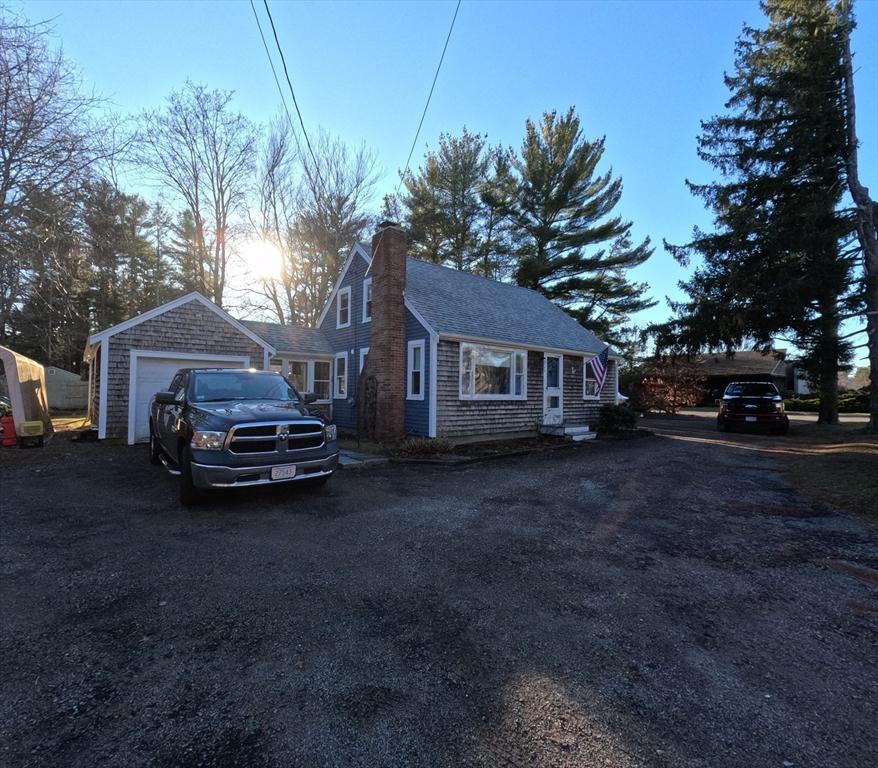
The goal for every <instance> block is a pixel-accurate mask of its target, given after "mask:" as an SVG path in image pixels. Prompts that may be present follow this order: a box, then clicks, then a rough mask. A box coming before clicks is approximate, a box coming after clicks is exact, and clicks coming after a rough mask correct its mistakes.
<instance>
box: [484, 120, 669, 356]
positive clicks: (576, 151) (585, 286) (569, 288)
mask: <svg viewBox="0 0 878 768" xmlns="http://www.w3.org/2000/svg"><path fill="white" fill-rule="evenodd" d="M603 154H604V139H603V138H601V139H598V140H596V141H589V140H587V139H586V138H585V137H584V136H583V135H582V130H581V127H580V120H579V117H578V116H577V115H576V112H575V110H574V109H573V108H572V107H571V108H570V110H569V111H568V112H567V114H566V115H563V116H561V117H559V116H558V114H557V113H556V112H546V113H544V114H543V117H542V120H541V121H540V123H539V124H538V125H537V124H535V123H534V122H533V121H531V120H528V121H527V123H526V135H525V139H524V142H523V144H522V146H521V152H520V154H519V155H516V154H514V153H512V154H510V156H509V170H508V172H506V173H505V174H502V175H501V177H500V178H499V179H498V189H500V190H502V192H501V194H502V197H503V199H504V207H505V214H506V216H507V218H508V221H509V226H510V229H511V232H512V238H513V242H514V245H515V247H514V255H515V258H516V266H515V270H514V278H515V280H516V282H517V283H518V284H519V285H521V286H524V287H526V288H532V289H534V290H537V291H540V292H541V293H543V294H544V295H546V296H547V297H548V298H549V299H551V300H552V301H554V302H556V303H558V304H559V305H561V306H562V307H564V308H565V309H566V310H567V311H568V312H570V313H571V314H572V315H573V316H574V317H576V318H577V319H578V320H579V322H580V323H582V324H583V325H584V326H586V327H588V328H590V329H592V330H594V331H595V332H596V333H598V334H599V335H601V336H603V337H604V338H606V339H608V340H610V341H612V340H613V339H614V333H615V332H617V331H619V330H620V329H621V328H622V326H623V325H624V324H625V323H626V322H627V321H628V319H629V318H630V316H631V315H632V314H633V313H635V312H639V311H640V310H643V309H647V308H649V307H651V306H654V304H655V302H654V301H652V300H650V299H649V298H647V297H646V296H645V291H646V290H647V288H648V286H646V285H645V284H642V283H634V282H631V281H629V279H628V276H627V272H628V270H629V269H631V268H632V267H636V266H638V265H640V264H643V263H644V262H645V261H646V260H647V259H648V258H649V257H650V255H651V254H652V248H651V247H650V244H649V238H647V239H646V240H644V241H643V242H642V243H640V244H639V245H634V244H633V242H632V238H631V222H626V221H623V220H622V218H621V217H620V216H618V215H615V216H614V215H613V210H614V209H615V207H616V205H617V204H618V202H619V200H620V198H621V195H622V180H621V179H620V178H618V177H617V178H613V175H612V170H609V171H607V172H606V173H604V174H599V173H598V165H599V163H600V161H601V159H602V158H603Z"/></svg>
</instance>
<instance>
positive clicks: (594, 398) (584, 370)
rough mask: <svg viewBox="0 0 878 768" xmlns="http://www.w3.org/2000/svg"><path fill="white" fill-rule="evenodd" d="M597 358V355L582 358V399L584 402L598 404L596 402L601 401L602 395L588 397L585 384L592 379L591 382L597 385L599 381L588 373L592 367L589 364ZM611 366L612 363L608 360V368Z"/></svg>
mask: <svg viewBox="0 0 878 768" xmlns="http://www.w3.org/2000/svg"><path fill="white" fill-rule="evenodd" d="M595 357H596V356H595V355H590V356H585V357H583V358H582V399H583V400H590V401H591V402H596V401H598V400H600V399H601V396H600V393H598V394H597V395H587V394H586V393H585V390H586V386H585V382H586V381H588V380H589V379H590V380H591V381H594V382H595V383H597V379H595V378H593V377H591V376H589V375H588V371H589V369H590V367H591V366H590V365H589V363H590V362H591V361H592V360H593V359H594V358H595ZM609 365H610V361H609V360H607V367H609ZM607 373H609V371H607Z"/></svg>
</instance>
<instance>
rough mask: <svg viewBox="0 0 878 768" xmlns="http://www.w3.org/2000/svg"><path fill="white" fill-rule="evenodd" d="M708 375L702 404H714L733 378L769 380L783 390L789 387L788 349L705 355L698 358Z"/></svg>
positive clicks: (735, 379)
mask: <svg viewBox="0 0 878 768" xmlns="http://www.w3.org/2000/svg"><path fill="white" fill-rule="evenodd" d="M695 362H696V363H698V364H699V365H700V370H701V373H702V374H703V375H704V376H705V377H706V382H705V384H704V397H703V400H702V403H703V404H706V405H713V403H714V401H715V400H716V399H717V398H719V397H722V394H723V392H724V391H725V389H726V387H727V386H728V385H729V384H730V383H731V382H733V381H768V382H771V383H772V384H774V385H775V386H776V387H777V388H778V389H779V390H780V391H784V390H786V389H790V388H791V387H790V380H789V379H790V370H791V368H790V365H789V363H787V361H786V350H784V349H776V350H772V351H771V352H754V351H750V350H739V351H737V352H735V354H734V355H733V356H731V357H729V356H728V355H726V354H725V353H723V352H717V353H714V354H710V355H702V356H700V357H698V358H696V360H695Z"/></svg>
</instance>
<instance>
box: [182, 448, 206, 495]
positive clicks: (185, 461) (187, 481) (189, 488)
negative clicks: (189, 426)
mask: <svg viewBox="0 0 878 768" xmlns="http://www.w3.org/2000/svg"><path fill="white" fill-rule="evenodd" d="M201 498H202V494H201V490H200V489H198V488H196V487H195V483H193V482H192V454H191V453H190V451H189V449H188V448H184V449H183V451H182V452H181V454H180V503H181V504H182V505H183V506H184V507H191V506H192V505H193V504H197V503H198V502H199V501H201Z"/></svg>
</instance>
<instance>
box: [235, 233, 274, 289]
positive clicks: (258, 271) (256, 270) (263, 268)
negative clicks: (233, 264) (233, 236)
mask: <svg viewBox="0 0 878 768" xmlns="http://www.w3.org/2000/svg"><path fill="white" fill-rule="evenodd" d="M241 258H242V259H243V261H244V268H245V269H246V270H247V274H248V275H249V276H250V277H255V278H256V279H258V280H277V278H278V277H280V261H281V254H280V250H278V247H277V246H276V245H275V244H274V243H272V242H271V241H269V240H261V239H254V240H248V241H247V242H246V243H244V245H243V246H242V247H241Z"/></svg>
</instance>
